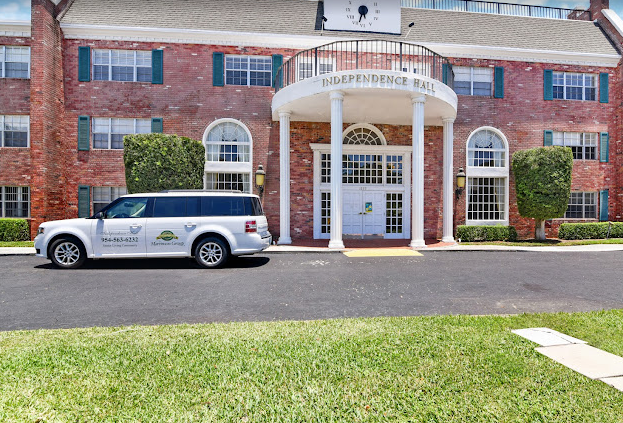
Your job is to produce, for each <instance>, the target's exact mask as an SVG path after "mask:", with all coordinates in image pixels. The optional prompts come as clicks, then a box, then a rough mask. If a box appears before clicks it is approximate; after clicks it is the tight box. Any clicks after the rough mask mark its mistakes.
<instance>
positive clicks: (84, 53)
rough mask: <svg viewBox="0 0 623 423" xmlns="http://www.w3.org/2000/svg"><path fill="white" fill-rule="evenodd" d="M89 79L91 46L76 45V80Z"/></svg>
mask: <svg viewBox="0 0 623 423" xmlns="http://www.w3.org/2000/svg"><path fill="white" fill-rule="evenodd" d="M90 80H91V47H78V81H80V82H89V81H90Z"/></svg>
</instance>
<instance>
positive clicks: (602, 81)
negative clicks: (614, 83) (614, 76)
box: [599, 73, 610, 103]
mask: <svg viewBox="0 0 623 423" xmlns="http://www.w3.org/2000/svg"><path fill="white" fill-rule="evenodd" d="M608 77H609V75H608V74H607V73H600V74H599V102H600V103H608V102H609V101H610V93H609V91H610V88H609V86H608V85H609V84H608Z"/></svg>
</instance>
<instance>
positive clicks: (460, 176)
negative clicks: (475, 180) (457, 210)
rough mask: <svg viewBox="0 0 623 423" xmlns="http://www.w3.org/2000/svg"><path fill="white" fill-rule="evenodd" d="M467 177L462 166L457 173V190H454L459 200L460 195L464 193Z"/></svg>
mask: <svg viewBox="0 0 623 423" xmlns="http://www.w3.org/2000/svg"><path fill="white" fill-rule="evenodd" d="M466 177H467V175H465V171H464V170H463V168H462V167H460V168H459V173H457V174H456V191H454V193H455V194H456V199H457V200H458V199H459V197H460V196H461V194H462V193H463V190H464V189H465V179H466Z"/></svg>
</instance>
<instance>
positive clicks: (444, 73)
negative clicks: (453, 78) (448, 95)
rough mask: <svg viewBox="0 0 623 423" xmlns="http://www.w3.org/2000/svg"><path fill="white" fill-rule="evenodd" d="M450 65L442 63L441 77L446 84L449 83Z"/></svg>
mask: <svg viewBox="0 0 623 423" xmlns="http://www.w3.org/2000/svg"><path fill="white" fill-rule="evenodd" d="M449 70H450V66H449V65H448V64H447V63H444V64H442V65H441V79H442V81H441V82H443V83H444V84H446V85H448V71H449Z"/></svg>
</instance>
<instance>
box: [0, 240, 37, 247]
mask: <svg viewBox="0 0 623 423" xmlns="http://www.w3.org/2000/svg"><path fill="white" fill-rule="evenodd" d="M34 246H35V243H34V242H33V241H0V247H34Z"/></svg>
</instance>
